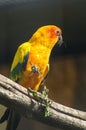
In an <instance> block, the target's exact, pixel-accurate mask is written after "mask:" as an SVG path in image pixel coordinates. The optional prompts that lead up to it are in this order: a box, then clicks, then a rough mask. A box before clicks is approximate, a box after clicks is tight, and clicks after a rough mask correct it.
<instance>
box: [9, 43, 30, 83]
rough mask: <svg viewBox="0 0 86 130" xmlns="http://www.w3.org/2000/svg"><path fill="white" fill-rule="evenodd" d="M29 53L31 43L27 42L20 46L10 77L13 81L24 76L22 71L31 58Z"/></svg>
mask: <svg viewBox="0 0 86 130" xmlns="http://www.w3.org/2000/svg"><path fill="white" fill-rule="evenodd" d="M29 54H30V43H27V42H25V43H23V44H22V45H20V46H19V47H18V50H17V52H16V54H15V57H14V60H13V63H12V67H11V71H10V78H11V79H12V80H13V81H16V82H17V81H18V79H19V78H20V77H21V76H22V73H23V71H24V70H25V68H26V65H27V61H28V59H29Z"/></svg>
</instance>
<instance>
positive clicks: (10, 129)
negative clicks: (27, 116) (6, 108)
mask: <svg viewBox="0 0 86 130" xmlns="http://www.w3.org/2000/svg"><path fill="white" fill-rule="evenodd" d="M20 119H21V115H20V114H19V113H17V112H16V111H14V110H10V113H9V118H8V122H7V127H6V130H16V129H17V127H18V124H19V122H20Z"/></svg>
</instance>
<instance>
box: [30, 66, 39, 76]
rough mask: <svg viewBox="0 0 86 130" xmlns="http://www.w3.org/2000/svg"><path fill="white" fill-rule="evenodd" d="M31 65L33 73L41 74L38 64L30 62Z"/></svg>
mask: <svg viewBox="0 0 86 130" xmlns="http://www.w3.org/2000/svg"><path fill="white" fill-rule="evenodd" d="M30 65H31V70H32V72H33V73H38V74H40V71H39V69H38V67H37V66H36V65H33V64H32V63H30Z"/></svg>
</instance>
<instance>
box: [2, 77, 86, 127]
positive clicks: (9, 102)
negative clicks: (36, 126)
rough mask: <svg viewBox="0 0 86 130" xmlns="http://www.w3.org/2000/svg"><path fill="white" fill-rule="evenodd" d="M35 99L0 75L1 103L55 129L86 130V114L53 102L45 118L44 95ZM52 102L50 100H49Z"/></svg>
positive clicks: (19, 86)
mask: <svg viewBox="0 0 86 130" xmlns="http://www.w3.org/2000/svg"><path fill="white" fill-rule="evenodd" d="M38 97H39V98H34V96H33V94H32V93H31V92H28V91H27V89H25V88H24V87H22V86H21V85H19V84H17V83H15V82H13V81H12V80H10V79H8V78H6V77H5V76H2V75H0V103H1V104H3V105H5V106H6V107H10V108H11V109H14V110H16V111H18V112H20V113H21V114H22V115H23V116H25V117H26V118H27V119H30V118H32V119H35V120H38V121H40V122H42V123H45V124H47V125H51V126H53V127H59V128H61V129H64V130H66V129H70V130H76V129H77V130H86V112H82V111H79V110H75V109H73V108H69V107H66V106H64V105H61V104H59V103H56V102H54V101H52V100H51V105H50V107H49V112H50V115H49V116H47V117H45V114H44V113H45V107H46V106H45V104H43V102H42V100H43V99H42V94H41V93H39V92H38ZM49 100H50V99H49Z"/></svg>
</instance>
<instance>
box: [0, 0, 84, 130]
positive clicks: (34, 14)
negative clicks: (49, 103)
mask: <svg viewBox="0 0 86 130" xmlns="http://www.w3.org/2000/svg"><path fill="white" fill-rule="evenodd" d="M85 12H86V0H82V1H81V0H71V1H69V0H13V1H11V0H0V73H1V74H3V75H5V76H9V71H10V65H11V63H12V59H13V56H14V54H15V52H16V49H17V47H18V46H19V45H20V44H21V43H23V42H25V41H27V40H28V39H29V38H30V37H31V35H32V34H33V33H34V31H35V30H36V29H37V28H38V27H40V26H43V25H47V24H55V25H57V26H59V27H60V28H61V29H62V30H63V38H64V41H65V44H66V47H65V45H64V44H63V45H62V46H61V47H60V48H59V47H56V46H55V47H54V49H53V52H52V55H51V59H50V63H51V70H50V72H49V75H48V78H47V80H46V84H47V87H48V88H49V97H50V98H51V99H53V100H54V101H57V102H59V103H62V104H64V105H67V106H70V107H73V108H76V109H79V110H82V111H85V110H86V13H85ZM2 109H3V111H4V107H3V106H0V115H1V113H2ZM27 124H28V125H27ZM5 125H6V123H5V124H3V125H0V130H4V129H5V128H4V127H5ZM28 129H29V130H31V129H33V130H35V129H39V130H40V129H41V130H48V129H49V130H51V129H53V130H55V129H54V128H52V127H48V126H45V125H44V124H41V123H39V122H35V121H32V120H30V121H28V120H26V119H22V120H21V124H20V125H19V127H18V130H28Z"/></svg>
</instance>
